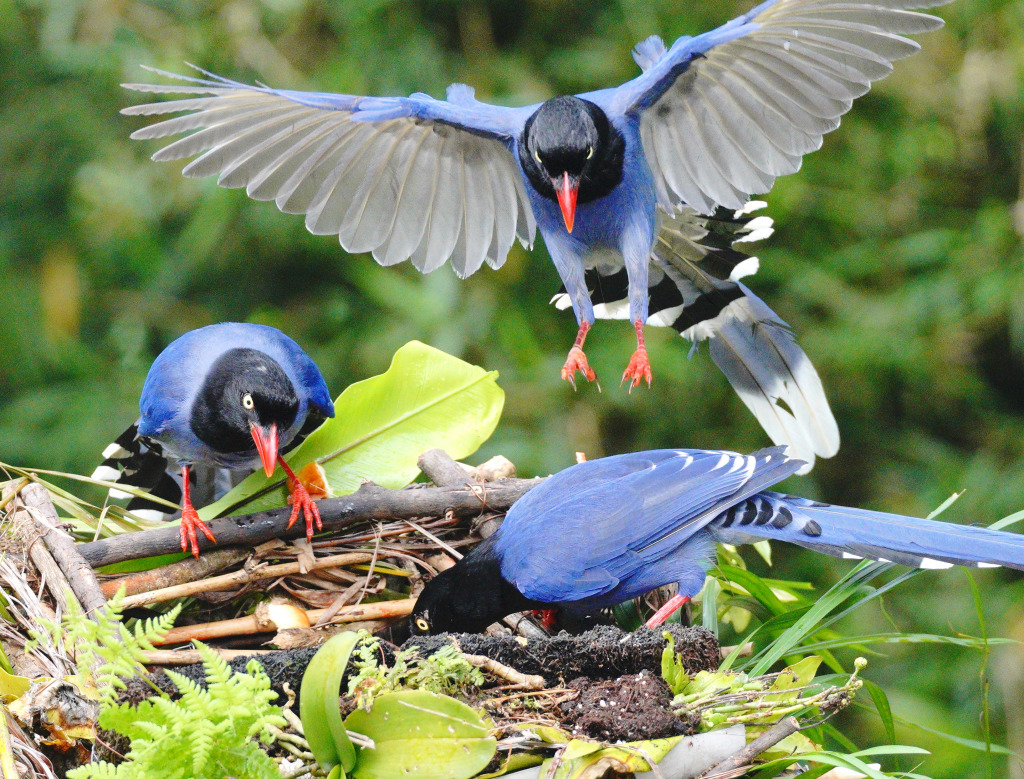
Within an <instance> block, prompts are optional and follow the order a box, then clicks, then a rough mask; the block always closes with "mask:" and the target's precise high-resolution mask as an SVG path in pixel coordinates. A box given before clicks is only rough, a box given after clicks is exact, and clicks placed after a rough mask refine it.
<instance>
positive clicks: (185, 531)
mask: <svg viewBox="0 0 1024 779" xmlns="http://www.w3.org/2000/svg"><path fill="white" fill-rule="evenodd" d="M188 475H189V474H188V466H187V465H185V466H182V469H181V476H182V487H181V525H180V526H179V527H178V530H179V532H180V533H181V550H182V551H183V552H188V551H189V547H191V552H192V554H193V555H194V556H195V557H196V559H198V558H199V536H198V535H196V529H197V528H198V529H199V530H201V531H202V533H203V535H204V536H206V537H207V538H208V539H210V541H211V542H212V543H214V544H215V543H217V539H216V538H214V537H213V533H211V532H210V528H208V527H207V526H206V523H205V522H203V520H201V519H200V518H199V514H198V513H197V512H196V510H195V507H194V506H193V505H192V499H191V498H190V497H189V492H190V491H191V486H192V485H191V483H190V482H189V478H188Z"/></svg>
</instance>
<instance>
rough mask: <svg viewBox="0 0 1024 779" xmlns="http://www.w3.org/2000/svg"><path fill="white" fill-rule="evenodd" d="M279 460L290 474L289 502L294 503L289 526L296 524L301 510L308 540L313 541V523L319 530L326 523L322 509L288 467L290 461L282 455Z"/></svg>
mask: <svg viewBox="0 0 1024 779" xmlns="http://www.w3.org/2000/svg"><path fill="white" fill-rule="evenodd" d="M277 461H278V462H279V463H281V468H282V469H284V472H285V473H286V474H288V491H289V492H290V493H291V495H289V496H288V502H289V503H291V504H292V515H291V516H290V517H289V518H288V527H289V528H291V526H292V525H294V524H295V520H297V519H298V518H299V512H300V511H301V512H302V515H303V517H304V518H305V520H306V540H307V541H312V540H313V525H314V524H315V525H316V529H317V530H323V529H324V524H323V522H321V521H320V509H318V508H317V507H316V501H314V500H313V499H312V498H311V497H310V496H309V491H308V490H307V489H306V487H305V486H304V485H303V483H302V482H301V481H299V479H298V477H297V476H296V475H295V472H294V471H292V469H291V468H289V467H288V463H286V462H285V461H284V460H283V459H282V458H281V457H278V458H277Z"/></svg>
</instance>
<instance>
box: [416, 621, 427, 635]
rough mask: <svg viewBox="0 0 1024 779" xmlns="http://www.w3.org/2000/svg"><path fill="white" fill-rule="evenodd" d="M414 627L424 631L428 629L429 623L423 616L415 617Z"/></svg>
mask: <svg viewBox="0 0 1024 779" xmlns="http://www.w3.org/2000/svg"><path fill="white" fill-rule="evenodd" d="M416 629H417V630H422V631H423V632H424V633H426V632H427V631H428V630H430V623H429V622H427V621H426V620H425V619H423V617H417V618H416Z"/></svg>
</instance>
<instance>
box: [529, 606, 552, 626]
mask: <svg viewBox="0 0 1024 779" xmlns="http://www.w3.org/2000/svg"><path fill="white" fill-rule="evenodd" d="M530 613H531V614H533V616H535V617H536V618H537V619H539V620H540V624H541V625H543V626H544V629H545V630H547V631H548V632H550V631H551V629H552V628H553V627H554V626H555V624H556V623H557V622H558V611H557V610H555V609H534V610H533V611H531V612H530Z"/></svg>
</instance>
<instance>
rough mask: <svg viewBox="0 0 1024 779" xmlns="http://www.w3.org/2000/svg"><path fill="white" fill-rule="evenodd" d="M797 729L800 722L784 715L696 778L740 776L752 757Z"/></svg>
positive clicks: (765, 750)
mask: <svg viewBox="0 0 1024 779" xmlns="http://www.w3.org/2000/svg"><path fill="white" fill-rule="evenodd" d="M798 730H800V723H799V722H797V720H796V718H795V717H786V718H785V719H784V720H780V721H779V722H777V723H775V724H774V725H772V726H771V727H770V728H768V730H766V731H765V732H764V733H762V734H761V735H760V736H758V737H757V738H755V739H754V740H753V741H751V742H750V743H749V744H747V745H746V746H745V747H743V749H741V750H740V751H739V752H737V753H736V754H735V755H733V756H732V757H730V758H727V759H725V760H723V761H722V762H721V763H717V764H715V765H713V766H711V768H709V769H708V770H707V771H705V772H704V773H702V774H701V775H700V776H699V777H697V779H729V778H730V777H735V776H742V775H743V774H744V773H745V771H746V766H748V765H750V764H751V763H752V762H753V761H754V758H756V757H757V756H758V755H760V754H761V753H762V752H767V751H768V750H769V749H771V748H772V747H773V746H775V745H776V744H778V743H779V742H780V741H782V739H784V738H788V737H789V736H792V735H793V734H794V733H796V732H797V731H798Z"/></svg>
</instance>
